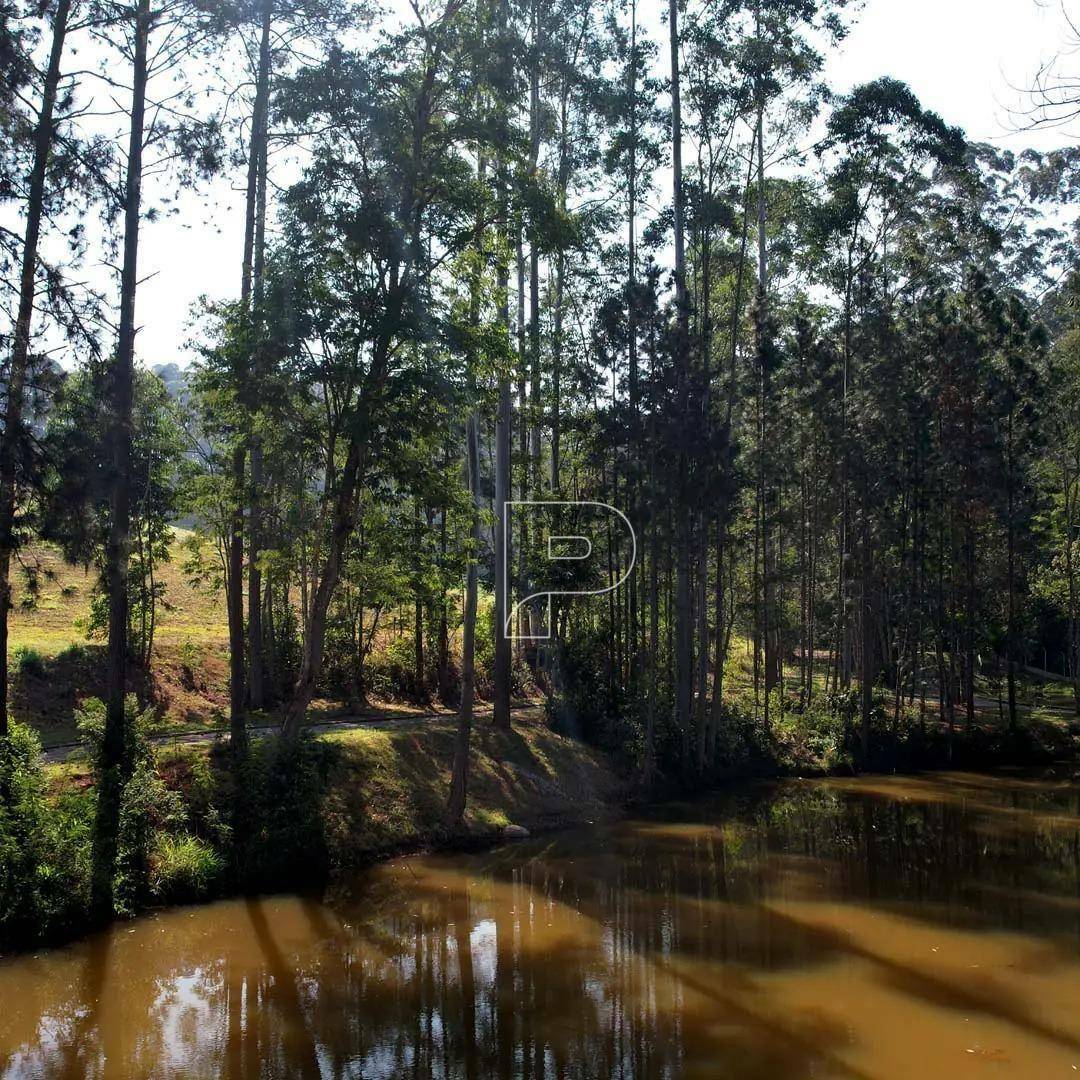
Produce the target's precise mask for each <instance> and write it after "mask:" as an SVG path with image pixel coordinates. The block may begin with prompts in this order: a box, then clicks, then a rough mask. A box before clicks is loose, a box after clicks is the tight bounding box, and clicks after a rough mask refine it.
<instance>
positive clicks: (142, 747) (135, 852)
mask: <svg viewBox="0 0 1080 1080" xmlns="http://www.w3.org/2000/svg"><path fill="white" fill-rule="evenodd" d="M153 721H154V714H153V710H152V709H147V710H146V711H145V712H142V713H140V712H139V709H138V705H137V703H136V701H135V698H134V697H129V698H128V699H127V703H126V708H125V711H124V723H125V729H126V730H125V739H124V744H125V760H124V762H122V763H121V766H120V769H121V773H122V777H123V782H122V784H121V788H120V813H119V829H118V833H117V851H116V867H115V874H114V878H113V902H114V905H115V908H116V911H117V913H118V914H121V915H130V914H133V913H134V912H135V911H137V910H138V909H139V908H140V907H141V906H143V905H144V904H145V903H146V902H147V900H148V899H149V896H150V867H151V856H152V854H153V851H154V849H155V847H156V845H157V842H158V838H159V834H160V833H161V832H165V831H169V830H171V829H175V828H177V827H178V826H179V825H181V824H183V822H184V819H185V814H184V807H183V801H182V800H181V798H180V795H179V793H178V792H175V791H170V790H169V788H168V787H166V785H165V783H164V781H162V779H161V778H160V777H159V776H158V774H157V769H156V768H155V765H154V757H153V751H152V748H151V746H150V741H149V739H148V738H147V734H148V731H149V728H150V727H151V726H152V724H153ZM76 723H77V726H78V728H79V733H80V735H82V737H83V739H84V741H85V742H86V744H87V747H88V749H89V752H90V761H91V764H92V766H93V772H94V786H95V789H96V790H97V791H98V792H100V790H101V787H102V779H103V776H104V767H105V762H104V755H103V750H104V739H105V705H104V704H103V703H102V702H101V701H100V700H98V699H97V698H89V699H88V700H86V701H85V702H83V704H82V705H81V706H80V707H79V709H77V710H76Z"/></svg>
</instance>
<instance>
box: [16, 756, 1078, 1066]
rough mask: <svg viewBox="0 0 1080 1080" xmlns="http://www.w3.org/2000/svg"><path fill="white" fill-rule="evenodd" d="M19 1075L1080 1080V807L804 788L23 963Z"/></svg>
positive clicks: (249, 907)
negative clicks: (1072, 1079) (1078, 1076)
mask: <svg viewBox="0 0 1080 1080" xmlns="http://www.w3.org/2000/svg"><path fill="white" fill-rule="evenodd" d="M0 1003H2V1008H0V1075H4V1076H34V1077H39V1076H46V1077H73V1078H74V1077H79V1078H82V1077H98V1076H110V1077H111V1076H115V1077H151V1076H152V1077H165V1076H184V1077H226V1078H227V1077H268V1078H279V1077H305V1076H326V1077H356V1078H360V1077H363V1078H382V1077H394V1078H397V1077H445V1078H450V1077H454V1078H457V1077H462V1078H474V1077H475V1078H482V1077H483V1078H486V1077H498V1078H503V1077H530V1078H541V1077H548V1078H552V1080H554V1078H582V1080H584V1078H590V1080H591V1078H599V1077H625V1078H635V1080H636V1078H648V1077H710V1078H716V1077H736V1078H751V1080H753V1078H759V1077H760V1078H762V1080H766V1078H767V1080H785V1078H789V1077H791V1078H795V1077H834V1076H835V1077H857V1078H869V1077H874V1078H892V1077H895V1078H898V1080H901V1078H902V1080H910V1078H913V1077H920V1078H932V1077H943V1078H944V1077H948V1078H950V1080H955V1078H960V1077H968V1076H971V1077H987V1076H991V1077H996V1076H1010V1077H1023V1078H1035V1077H1039V1078H1042V1077H1054V1076H1063V1077H1064V1076H1071V1075H1074V1073H1076V1072H1077V1071H1080V786H1077V785H1075V784H1072V783H1069V782H1064V781H1058V780H1053V779H1045V778H1036V777H1033V776H1030V775H1022V774H1014V775H997V776H985V775H975V774H959V773H953V774H941V775H932V776H923V777H918V778H907V779H900V778H896V779H893V778H880V777H869V778H856V779H847V780H826V781H805V782H802V781H791V782H785V783H781V784H773V785H759V786H750V787H740V788H737V789H732V790H730V791H728V792H725V793H723V794H719V795H716V796H713V797H710V798H706V799H702V800H699V801H694V802H687V803H678V804H668V805H665V806H662V807H659V808H656V809H653V810H650V811H648V812H647V813H643V814H640V815H638V816H635V817H634V818H633V819H632V820H626V821H623V822H621V823H619V824H617V825H612V826H603V827H596V828H593V829H585V830H575V831H571V832H564V833H559V834H554V835H550V836H545V837H542V838H538V839H533V840H529V841H525V842H520V843H518V844H514V845H509V846H506V847H503V848H500V849H498V850H495V851H490V852H486V853H483V854H469V855H455V856H432V857H417V858H408V859H397V860H395V861H393V862H390V863H387V864H385V865H382V866H379V867H376V868H374V869H373V870H370V871H368V872H366V873H364V874H361V875H358V876H356V877H355V878H353V879H352V880H350V881H348V882H347V883H346V884H344V885H343V886H339V887H337V888H335V890H334V891H333V893H332V894H330V895H327V896H325V897H320V898H314V897H305V896H302V895H293V896H279V897H269V898H259V899H241V900H234V901H228V902H222V903H216V904H210V905H206V906H202V907H195V908H181V909H176V910H170V911H167V912H163V913H161V914H158V915H156V916H154V917H150V918H145V919H141V920H139V921H137V922H133V923H128V924H120V925H118V926H116V927H114V928H113V929H112V930H111V931H109V932H107V933H103V934H99V935H97V936H94V937H91V938H88V939H86V940H83V941H81V942H79V943H77V944H75V945H72V946H70V947H67V948H62V949H54V950H49V951H44V952H40V953H37V954H30V955H23V956H17V957H12V958H9V959H8V960H6V961H2V962H0Z"/></svg>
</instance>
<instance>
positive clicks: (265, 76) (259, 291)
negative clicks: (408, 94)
mask: <svg viewBox="0 0 1080 1080" xmlns="http://www.w3.org/2000/svg"><path fill="white" fill-rule="evenodd" d="M272 21H273V5H272V3H270V2H269V0H268V2H267V3H266V4H265V5H264V7H263V13H262V27H261V31H260V41H259V67H258V72H257V74H256V82H255V103H254V108H253V110H252V117H251V148H250V151H249V158H248V167H249V175H248V193H249V195H250V194H251V193H252V187H251V173H250V170H251V167H252V166H254V174H255V185H254V198H255V204H254V213H253V224H254V235H253V237H252V241H253V242H252V244H251V249H250V252H246V254H248V257H249V258H250V263H251V276H250V282H251V284H250V293H251V295H250V296H249V295H241V303H242V305H243V307H244V309H245V311H246V312H247V313H248V315H249V317H250V316H251V315H252V310H251V309H252V308H253V309H254V312H253V314H254V317H253V318H249V325H250V326H251V327H252V328H253V329H254V328H255V327H258V326H259V325H260V315H259V309H260V308H261V306H262V301H263V279H264V267H265V261H266V260H265V251H266V197H267V192H266V187H267V152H268V147H267V141H268V136H269V132H268V116H267V114H268V112H269V108H268V106H269V97H270V31H271V24H272ZM248 216H249V220H251V218H252V211H251V210H249V211H248ZM245 240H246V237H245ZM245 248H247V244H246V243H245ZM242 292H243V290H242ZM252 299H253V303H251V300H252ZM252 344H253V347H254V353H253V356H252V360H253V363H252V364H251V368H252V370H251V371H250V372H249V373H248V375H249V378H248V386H247V387H246V391H247V402H246V407H247V409H248V417H247V420H248V422H249V424H251V423H253V421H254V415H253V414H254V412H255V411H256V408H257V406H256V401H257V398H258V395H259V392H260V386H261V375H262V372H261V367H262V365H261V362H260V359H261V358H260V351H261V344H260V342H259V341H258V339H257V338H256V340H255V341H253V342H252ZM250 444H251V459H250V461H251V464H250V473H249V477H250V486H249V489H248V490H249V491H250V499H249V503H250V516H249V519H248V611H247V616H248V621H247V702H248V704H249V705H250V706H251V708H252V709H261V708H262V707H263V704H264V697H265V690H264V678H263V628H262V603H261V600H262V570H261V568H260V566H259V553H260V551H261V549H262V488H263V483H264V477H263V448H262V437H261V436H260V434H259V433H258V431H251V432H250ZM239 479H241V481H242V476H241V477H240V478H239ZM243 491H244V488H243V487H242V486H241V487H240V488H239V489H238V497H239V498H242V497H243V495H242V493H243ZM240 514H241V515H242V514H243V509H242V507H241V508H240ZM240 523H241V532H240V534H239V535H238V537H237V542H238V543H239V544H240V545H242V544H243V535H242V518H241V520H240ZM241 550H242V547H241ZM242 558H243V556H242V554H241V556H240V559H241V560H242ZM238 621H239V622H240V623H241V624H242V622H243V612H242V611H241V612H240V613H239V620H238ZM241 632H242V626H241ZM242 707H243V706H242V705H241V708H242Z"/></svg>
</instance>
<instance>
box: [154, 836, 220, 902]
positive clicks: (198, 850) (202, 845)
mask: <svg viewBox="0 0 1080 1080" xmlns="http://www.w3.org/2000/svg"><path fill="white" fill-rule="evenodd" d="M224 872H225V859H224V858H223V857H222V855H221V854H220V853H219V852H218V851H217V850H215V849H214V848H213V847H211V845H210V844H208V843H207V842H206V841H205V840H200V839H199V838H198V837H196V836H172V835H170V834H168V833H163V834H161V835H159V836H158V837H157V839H156V843H155V846H154V850H153V853H152V858H151V867H150V892H151V893H152V894H153V895H154V896H155V897H156V898H158V899H160V900H163V901H165V902H167V903H190V902H192V901H195V900H201V899H203V898H204V897H206V896H207V895H209V894H210V893H211V891H212V890H213V888H214V887H215V886H216V885H217V883H218V882H219V881H220V880H221V877H222V875H223V874H224Z"/></svg>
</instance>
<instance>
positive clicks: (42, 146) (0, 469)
mask: <svg viewBox="0 0 1080 1080" xmlns="http://www.w3.org/2000/svg"><path fill="white" fill-rule="evenodd" d="M70 13H71V0H59V3H58V4H57V8H56V14H55V15H54V17H53V26H52V46H51V48H50V50H49V64H48V67H47V68H46V69H45V81H44V83H43V84H42V91H41V110H40V112H39V113H38V121H37V126H36V127H35V129H34V163H33V165H32V166H31V170H30V184H29V190H28V192H27V202H26V231H25V232H24V234H23V249H22V267H21V272H20V275H19V308H18V313H17V314H16V316H15V328H14V331H13V334H12V348H11V365H10V367H9V368H8V377H7V389H6V394H5V397H6V408H5V412H4V428H3V432H2V433H0V737H3V736H5V735H7V733H8V614H9V612H10V610H11V556H12V553H13V551H14V548H15V529H14V527H15V503H16V494H15V486H16V472H17V462H18V457H19V443H20V442H21V440H22V436H23V430H22V427H23V419H22V414H23V396H24V394H25V391H26V376H27V371H28V366H29V356H30V324H31V321H32V319H33V315H34V299H35V296H36V293H37V256H38V242H39V239H40V237H41V218H42V211H43V208H44V204H45V178H46V171H47V169H48V164H49V154H50V152H51V149H52V144H53V137H54V132H53V113H54V112H55V109H56V95H57V89H58V87H59V85H60V61H61V58H62V57H63V54H64V40H65V37H66V36H67V27H68V17H69V15H70Z"/></svg>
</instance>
